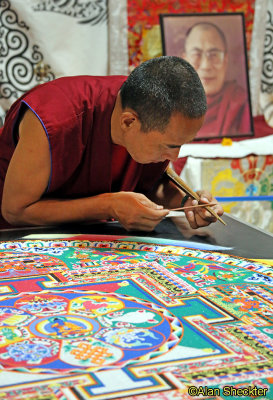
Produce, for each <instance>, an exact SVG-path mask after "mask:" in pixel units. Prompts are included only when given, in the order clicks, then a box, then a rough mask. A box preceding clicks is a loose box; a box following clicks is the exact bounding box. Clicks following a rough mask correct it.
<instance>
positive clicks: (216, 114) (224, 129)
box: [196, 82, 251, 138]
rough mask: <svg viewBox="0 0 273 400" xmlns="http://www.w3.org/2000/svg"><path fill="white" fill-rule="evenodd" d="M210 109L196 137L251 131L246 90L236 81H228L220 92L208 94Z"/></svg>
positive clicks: (238, 133)
mask: <svg viewBox="0 0 273 400" xmlns="http://www.w3.org/2000/svg"><path fill="white" fill-rule="evenodd" d="M207 103H208V111H207V113H206V116H205V122H204V125H203V126H202V128H201V129H200V130H199V131H198V133H197V135H196V138H211V137H219V136H220V137H223V136H236V135H240V134H243V135H247V134H250V133H251V115H250V111H249V106H248V99H247V94H246V92H245V90H243V89H242V88H241V87H240V86H238V85H237V84H236V83H235V82H226V83H225V84H224V86H223V88H222V89H221V91H220V92H219V93H217V94H216V95H214V96H207Z"/></svg>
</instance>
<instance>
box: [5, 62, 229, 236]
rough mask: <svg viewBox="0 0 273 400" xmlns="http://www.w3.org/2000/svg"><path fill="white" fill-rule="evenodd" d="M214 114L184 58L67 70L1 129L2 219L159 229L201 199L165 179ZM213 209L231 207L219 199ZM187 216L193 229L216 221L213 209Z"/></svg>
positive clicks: (204, 198) (27, 99)
mask: <svg viewBox="0 0 273 400" xmlns="http://www.w3.org/2000/svg"><path fill="white" fill-rule="evenodd" d="M205 112H206V96H205V92H204V89H203V86H202V83H201V81H200V79H199V77H198V75H197V73H196V72H195V70H194V69H193V68H192V66H191V65H190V64H189V63H188V62H187V61H185V60H182V59H181V58H179V57H159V58H156V59H152V60H149V61H147V62H145V63H143V64H141V65H140V66H139V67H137V68H136V69H135V70H134V71H133V72H132V73H131V74H130V75H129V77H126V76H104V77H102V76H75V77H64V78H59V79H56V80H53V81H51V82H48V83H44V84H42V85H39V86H37V87H35V88H33V89H32V90H30V91H29V92H27V93H25V94H24V95H23V96H22V97H21V98H20V99H18V100H17V101H16V102H15V103H14V104H13V105H12V107H11V108H10V110H9V112H8V114H7V116H6V120H5V124H4V126H3V128H2V129H1V131H0V196H1V220H0V226H1V227H2V228H8V227H12V226H30V225H42V226H43V225H45V226H46V225H53V224H54V225H56V224H57V225H59V224H63V223H86V222H89V221H94V220H109V219H115V220H117V221H119V222H120V223H121V225H122V226H124V227H125V228H126V229H127V230H136V229H137V230H145V231H151V230H153V229H154V228H155V226H156V225H157V224H159V223H160V221H161V220H162V219H163V218H164V217H165V216H166V215H167V214H168V213H169V209H170V208H176V207H179V206H180V204H181V202H182V203H183V204H184V203H185V205H191V204H193V205H194V204H197V201H196V200H192V199H191V198H189V199H188V198H187V197H186V196H185V193H184V192H183V191H182V190H180V189H178V188H177V187H176V186H175V185H174V184H173V183H172V182H170V181H169V180H168V179H166V178H164V179H162V177H163V176H164V171H165V169H166V167H167V165H168V164H169V162H170V161H174V160H176V159H177V157H178V154H179V151H180V147H181V146H182V145H183V144H184V143H187V142H189V141H191V140H192V139H193V138H194V137H195V136H196V134H197V132H198V130H199V129H200V128H201V126H202V124H203V121H204V115H205ZM199 195H200V196H201V202H203V203H208V202H211V201H215V199H213V198H212V196H211V194H210V193H208V192H205V191H200V192H199ZM214 211H215V212H216V213H217V214H218V215H221V214H223V209H222V207H221V205H220V204H217V205H215V206H214ZM186 216H187V219H188V222H189V224H190V226H191V227H192V228H198V227H199V226H206V225H208V224H210V223H211V222H214V221H216V218H215V217H214V216H212V215H211V214H210V213H209V212H208V211H206V210H205V209H204V208H199V209H195V210H190V211H187V213H186Z"/></svg>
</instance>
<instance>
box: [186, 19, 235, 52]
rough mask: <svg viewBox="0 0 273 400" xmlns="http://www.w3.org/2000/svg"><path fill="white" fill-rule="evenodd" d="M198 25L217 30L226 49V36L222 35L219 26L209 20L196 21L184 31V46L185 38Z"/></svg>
mask: <svg viewBox="0 0 273 400" xmlns="http://www.w3.org/2000/svg"><path fill="white" fill-rule="evenodd" d="M198 26H199V27H200V28H203V29H211V28H213V29H215V30H216V32H218V34H219V36H220V38H221V40H222V42H223V45H224V49H225V52H226V51H227V41H226V37H225V35H224V32H223V31H222V30H221V29H220V28H219V26H217V25H215V24H213V23H211V22H198V23H196V24H194V25H192V26H191V27H190V28H189V29H188V30H187V32H186V35H185V46H186V42H187V38H188V36H189V34H190V33H191V31H192V30H193V29H194V28H196V27H198Z"/></svg>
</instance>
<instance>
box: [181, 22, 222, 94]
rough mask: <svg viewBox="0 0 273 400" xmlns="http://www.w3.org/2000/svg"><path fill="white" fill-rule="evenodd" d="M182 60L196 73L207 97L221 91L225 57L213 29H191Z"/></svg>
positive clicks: (217, 35)
mask: <svg viewBox="0 0 273 400" xmlns="http://www.w3.org/2000/svg"><path fill="white" fill-rule="evenodd" d="M183 58H185V59H186V60H187V61H188V62H189V63H190V64H192V66H193V67H194V69H195V70H196V71H197V73H198V75H199V77H200V79H201V81H202V84H203V86H204V89H205V92H206V95H207V96H212V95H215V94H217V93H218V92H219V91H220V90H221V89H222V87H223V84H224V81H225V76H226V69H227V55H226V52H225V44H224V43H223V40H222V38H221V36H220V35H219V33H218V31H217V30H216V29H215V28H213V27H208V26H206V27H202V26H196V27H195V28H193V29H192V31H191V32H190V34H189V36H188V38H187V40H186V43H185V52H184V53H183Z"/></svg>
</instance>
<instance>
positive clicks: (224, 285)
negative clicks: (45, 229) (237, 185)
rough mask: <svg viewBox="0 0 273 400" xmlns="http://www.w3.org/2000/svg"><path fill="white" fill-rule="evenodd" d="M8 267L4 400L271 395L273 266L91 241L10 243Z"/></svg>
mask: <svg viewBox="0 0 273 400" xmlns="http://www.w3.org/2000/svg"><path fill="white" fill-rule="evenodd" d="M0 272H1V273H2V275H1V280H0V365H1V372H0V382H2V383H1V385H0V399H2V398H3V399H6V398H8V399H11V400H19V399H20V400H22V399H23V400H24V399H31V400H33V399H34V400H36V399H37V400H38V399H39V400H40V399H41V398H43V397H41V396H44V398H46V399H50V400H55V399H62V400H65V399H67V398H73V399H97V400H99V399H100V400H101V399H112V398H124V399H127V400H148V399H157V400H161V399H162V400H163V399H164V400H171V399H172V400H173V399H193V400H195V399H211V400H212V399H214V400H215V399H216V398H217V400H221V399H227V400H229V399H231V398H232V399H233V398H234V399H236V398H238V399H239V398H242V397H236V396H235V397H234V396H233V397H230V396H225V395H224V390H225V387H227V386H228V385H229V386H232V387H233V388H235V389H236V390H237V389H238V390H239V389H245V388H252V389H251V390H254V389H255V388H258V389H261V390H262V389H263V390H264V393H265V394H266V395H264V396H255V399H270V398H273V395H272V391H273V389H272V384H273V356H272V354H273V317H272V315H273V270H272V266H270V264H263V263H258V262H253V261H251V260H247V259H243V258H238V257H234V256H230V255H225V254H221V253H215V252H205V251H202V250H195V249H188V248H184V247H180V246H173V245H162V244H157V243H152V244H151V243H149V244H147V243H142V242H136V241H130V240H129V239H128V238H120V239H117V240H111V241H108V240H89V238H88V236H86V238H83V239H81V240H44V241H39V240H25V241H24V240H20V241H13V242H1V243H0ZM18 372H20V374H19V375H18ZM33 373H34V374H36V378H35V379H34V378H32V376H34V375H32V374H33ZM37 373H42V374H43V380H41V381H39V379H38V380H37ZM2 374H3V375H2ZM45 374H47V375H45ZM63 374H66V376H65V377H62V376H60V375H63ZM2 376H3V378H5V376H7V377H8V378H7V379H6V378H5V379H2ZM46 376H48V378H47V379H46ZM5 381H7V382H10V381H11V382H14V383H13V384H9V385H8V386H4V382H5ZM28 382H31V383H28ZM192 386H194V387H197V388H201V389H199V390H200V391H199V392H198V393H199V394H198V396H195V397H194V396H191V395H190V394H189V393H190V392H189V390H190V387H192ZM205 387H207V388H209V389H210V392H205V389H204V391H203V389H202V388H205ZM255 390H256V389H255ZM212 392H213V393H214V394H217V396H211V393H212ZM248 392H249V396H244V397H243V398H245V399H248V400H250V399H253V398H254V397H253V395H252V394H253V393H254V392H251V391H250V389H248Z"/></svg>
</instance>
